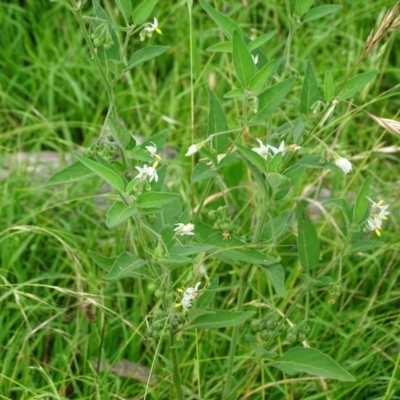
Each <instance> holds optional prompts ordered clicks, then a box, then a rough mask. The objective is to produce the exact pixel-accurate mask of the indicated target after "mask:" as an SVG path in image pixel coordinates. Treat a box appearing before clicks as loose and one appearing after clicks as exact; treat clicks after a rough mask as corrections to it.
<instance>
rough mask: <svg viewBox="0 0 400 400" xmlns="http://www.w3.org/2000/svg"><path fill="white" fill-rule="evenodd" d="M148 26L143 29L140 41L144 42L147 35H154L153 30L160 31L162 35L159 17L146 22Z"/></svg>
mask: <svg viewBox="0 0 400 400" xmlns="http://www.w3.org/2000/svg"><path fill="white" fill-rule="evenodd" d="M145 25H146V26H145V27H144V28H143V30H142V31H141V32H140V34H139V38H140V41H141V42H143V40H145V39H146V36H147V37H149V38H150V37H151V36H152V35H153V32H156V33H158V34H159V35H162V32H161V29H160V28H159V27H158V21H157V18H154V22H153V23H151V22H147V23H146V24H145Z"/></svg>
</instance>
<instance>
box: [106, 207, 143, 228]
mask: <svg viewBox="0 0 400 400" xmlns="http://www.w3.org/2000/svg"><path fill="white" fill-rule="evenodd" d="M136 212H137V208H135V207H127V206H126V205H125V204H123V203H122V202H120V201H115V202H114V204H113V205H112V206H111V207H110V209H109V210H108V211H107V214H106V225H107V227H108V228H113V227H114V226H117V225H119V224H121V223H122V222H124V221H125V220H127V219H128V218H129V217H131V216H132V215H134V214H135V213H136Z"/></svg>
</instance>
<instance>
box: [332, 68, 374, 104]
mask: <svg viewBox="0 0 400 400" xmlns="http://www.w3.org/2000/svg"><path fill="white" fill-rule="evenodd" d="M378 74H379V71H378V70H374V71H369V72H364V73H363V74H359V75H356V76H354V77H353V78H350V79H349V80H348V81H347V82H346V83H345V84H344V85H342V84H339V85H338V86H337V87H336V95H337V96H339V97H340V98H341V99H348V98H349V97H353V96H354V95H355V94H356V93H357V92H359V91H360V90H361V89H362V88H363V87H364V86H366V85H367V84H368V83H369V82H371V81H372V79H374V78H375V77H376V75H378Z"/></svg>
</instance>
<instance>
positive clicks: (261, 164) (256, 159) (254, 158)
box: [235, 143, 266, 173]
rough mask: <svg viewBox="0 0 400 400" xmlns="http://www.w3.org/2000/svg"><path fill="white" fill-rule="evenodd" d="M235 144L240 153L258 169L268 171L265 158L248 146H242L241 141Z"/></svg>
mask: <svg viewBox="0 0 400 400" xmlns="http://www.w3.org/2000/svg"><path fill="white" fill-rule="evenodd" d="M235 146H236V147H237V149H238V151H239V153H240V154H241V155H242V156H243V157H244V158H245V159H246V160H248V161H249V162H251V163H252V164H253V165H254V166H255V167H257V169H258V170H259V171H260V172H262V173H264V172H266V162H265V160H264V159H263V158H262V157H261V156H260V155H259V154H257V153H256V152H255V151H253V150H252V149H249V148H248V147H246V146H242V145H241V144H239V143H236V144H235Z"/></svg>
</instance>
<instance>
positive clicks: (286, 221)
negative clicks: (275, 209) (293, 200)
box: [261, 208, 294, 241]
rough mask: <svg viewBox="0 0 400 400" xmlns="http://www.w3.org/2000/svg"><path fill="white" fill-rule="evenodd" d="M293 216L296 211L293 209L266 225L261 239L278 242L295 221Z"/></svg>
mask: <svg viewBox="0 0 400 400" xmlns="http://www.w3.org/2000/svg"><path fill="white" fill-rule="evenodd" d="M293 216H294V211H293V210H292V209H291V208H289V209H287V210H285V211H283V212H282V213H281V214H279V215H278V216H277V217H275V218H273V219H271V220H270V221H268V222H267V223H266V224H265V225H264V227H263V230H262V233H261V237H262V238H263V239H265V240H268V241H270V240H277V239H278V238H279V237H281V236H282V235H284V234H285V233H286V232H287V231H288V229H289V228H290V225H291V224H292V223H293V221H294V218H293Z"/></svg>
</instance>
